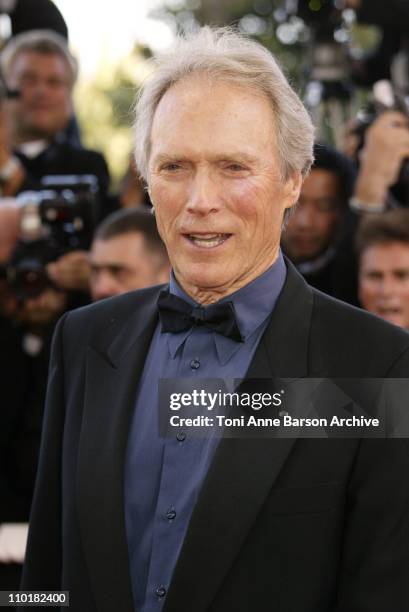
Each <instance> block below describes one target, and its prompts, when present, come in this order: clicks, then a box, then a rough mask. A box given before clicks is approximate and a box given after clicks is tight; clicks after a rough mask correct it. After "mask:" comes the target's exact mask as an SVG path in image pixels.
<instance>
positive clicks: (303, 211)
mask: <svg viewBox="0 0 409 612" xmlns="http://www.w3.org/2000/svg"><path fill="white" fill-rule="evenodd" d="M291 221H292V222H293V223H294V225H296V226H297V227H299V228H302V229H307V228H310V227H312V226H313V225H314V211H313V208H312V207H311V206H308V204H303V203H301V202H299V204H298V205H297V207H296V208H295V210H294V214H293V216H292V218H291Z"/></svg>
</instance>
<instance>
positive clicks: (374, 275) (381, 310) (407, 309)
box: [356, 209, 409, 330]
mask: <svg viewBox="0 0 409 612" xmlns="http://www.w3.org/2000/svg"><path fill="white" fill-rule="evenodd" d="M356 246H357V251H358V258H359V299H360V302H361V305H362V307H363V308H365V310H368V311H369V312H372V313H374V314H376V315H377V316H379V317H382V319H385V320H386V321H389V322H390V323H394V324H395V325H399V326H400V327H403V328H404V329H408V330H409V210H403V209H395V210H391V211H388V212H386V213H383V214H380V215H367V216H366V217H365V218H363V219H362V221H361V223H360V225H359V228H358V232H357V236H356Z"/></svg>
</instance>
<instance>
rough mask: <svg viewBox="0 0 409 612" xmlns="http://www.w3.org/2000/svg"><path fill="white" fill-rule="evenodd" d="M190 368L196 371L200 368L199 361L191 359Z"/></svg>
mask: <svg viewBox="0 0 409 612" xmlns="http://www.w3.org/2000/svg"><path fill="white" fill-rule="evenodd" d="M190 367H191V368H192V370H197V369H198V368H200V361H199V360H198V359H192V361H191V362H190Z"/></svg>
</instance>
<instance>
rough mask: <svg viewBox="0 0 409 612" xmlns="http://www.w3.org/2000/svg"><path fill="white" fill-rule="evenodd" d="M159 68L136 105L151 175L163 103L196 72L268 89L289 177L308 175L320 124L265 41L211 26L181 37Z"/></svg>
mask: <svg viewBox="0 0 409 612" xmlns="http://www.w3.org/2000/svg"><path fill="white" fill-rule="evenodd" d="M154 64H155V70H154V71H153V72H152V74H151V75H150V77H148V79H147V81H146V82H145V84H144V86H143V87H142V89H141V90H140V92H139V94H138V98H137V101H136V104H135V110H136V121H135V142H136V145H135V160H136V165H137V168H138V171H139V173H140V174H141V176H142V177H143V178H144V179H145V180H146V181H147V180H148V164H149V157H150V149H151V142H150V138H151V130H152V123H153V118H154V115H155V111H156V109H157V107H158V104H159V102H160V100H161V99H162V97H163V96H164V95H165V93H166V92H167V91H168V89H169V88H170V87H172V85H174V84H175V83H177V82H178V81H180V80H181V79H184V78H186V77H188V76H189V75H194V74H198V73H199V74H200V73H203V74H206V76H209V77H210V78H214V79H219V80H222V81H230V82H234V83H235V84H237V85H241V86H243V87H248V88H251V89H253V90H256V91H257V92H262V94H263V95H265V96H266V97H267V98H268V100H269V101H270V104H271V107H272V110H273V113H274V117H275V123H276V138H277V148H278V154H279V160H280V165H281V168H280V169H281V173H282V176H283V178H284V179H285V178H288V176H289V175H290V174H291V173H292V172H294V171H300V172H301V173H302V175H303V176H305V175H306V174H307V173H308V171H309V169H310V167H311V164H312V161H313V141H314V127H313V125H312V122H311V119H310V116H309V114H308V112H307V110H306V109H305V107H304V105H303V103H302V102H301V100H300V98H299V97H298V96H297V94H296V93H295V91H294V90H293V89H292V88H291V86H290V84H289V82H288V81H287V79H286V77H285V76H284V74H283V72H282V70H281V68H280V66H279V65H278V63H277V61H276V60H275V59H274V57H273V55H272V54H271V53H270V51H268V50H267V49H266V48H265V47H263V46H262V45H261V44H259V43H257V42H255V41H253V40H250V39H248V38H247V37H246V36H243V35H242V34H239V33H238V32H237V31H236V30H234V29H232V28H211V27H209V26H205V27H203V28H201V29H200V30H199V31H198V32H196V33H194V34H189V35H183V36H179V37H178V38H177V40H176V42H175V44H173V45H172V47H171V48H170V49H169V50H168V51H167V52H166V53H164V54H162V55H160V56H158V57H156V58H155V60H154Z"/></svg>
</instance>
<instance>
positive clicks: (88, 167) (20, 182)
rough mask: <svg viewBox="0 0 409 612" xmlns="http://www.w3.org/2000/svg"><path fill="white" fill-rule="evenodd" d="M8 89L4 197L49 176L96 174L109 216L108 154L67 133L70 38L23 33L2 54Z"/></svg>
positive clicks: (0, 166)
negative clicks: (75, 141) (77, 141)
mask: <svg viewBox="0 0 409 612" xmlns="http://www.w3.org/2000/svg"><path fill="white" fill-rule="evenodd" d="M0 62H1V68H2V72H3V76H4V79H5V81H6V84H7V87H8V89H9V90H13V91H16V92H18V93H19V95H18V97H16V98H13V99H9V100H3V102H2V108H1V112H0V184H1V188H2V195H3V196H13V195H16V194H17V193H20V192H21V191H25V190H29V189H38V188H39V186H40V181H41V179H42V178H43V177H44V176H46V175H79V174H89V175H94V176H96V178H97V181H98V187H99V193H100V199H101V216H105V215H106V214H107V213H108V212H109V206H110V205H109V204H108V203H107V198H106V194H107V190H108V184H109V175H108V169H107V165H106V162H105V160H104V158H103V156H102V155H101V154H99V153H97V152H95V151H90V150H87V149H84V148H83V147H82V146H80V145H75V144H73V143H72V142H71V141H70V140H69V139H68V138H67V135H66V132H65V130H67V128H68V126H69V123H70V120H71V118H72V114H73V102H72V89H73V86H74V83H75V80H76V76H77V64H76V61H75V59H74V58H73V56H72V55H71V53H70V52H69V49H68V47H67V44H66V41H65V39H64V38H63V37H62V36H60V35H59V34H57V33H55V32H52V31H48V30H32V31H29V32H23V33H21V34H19V35H17V36H15V37H14V38H12V39H11V40H10V41H9V42H8V43H7V45H6V47H5V48H4V49H3V51H2V52H1V56H0Z"/></svg>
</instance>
